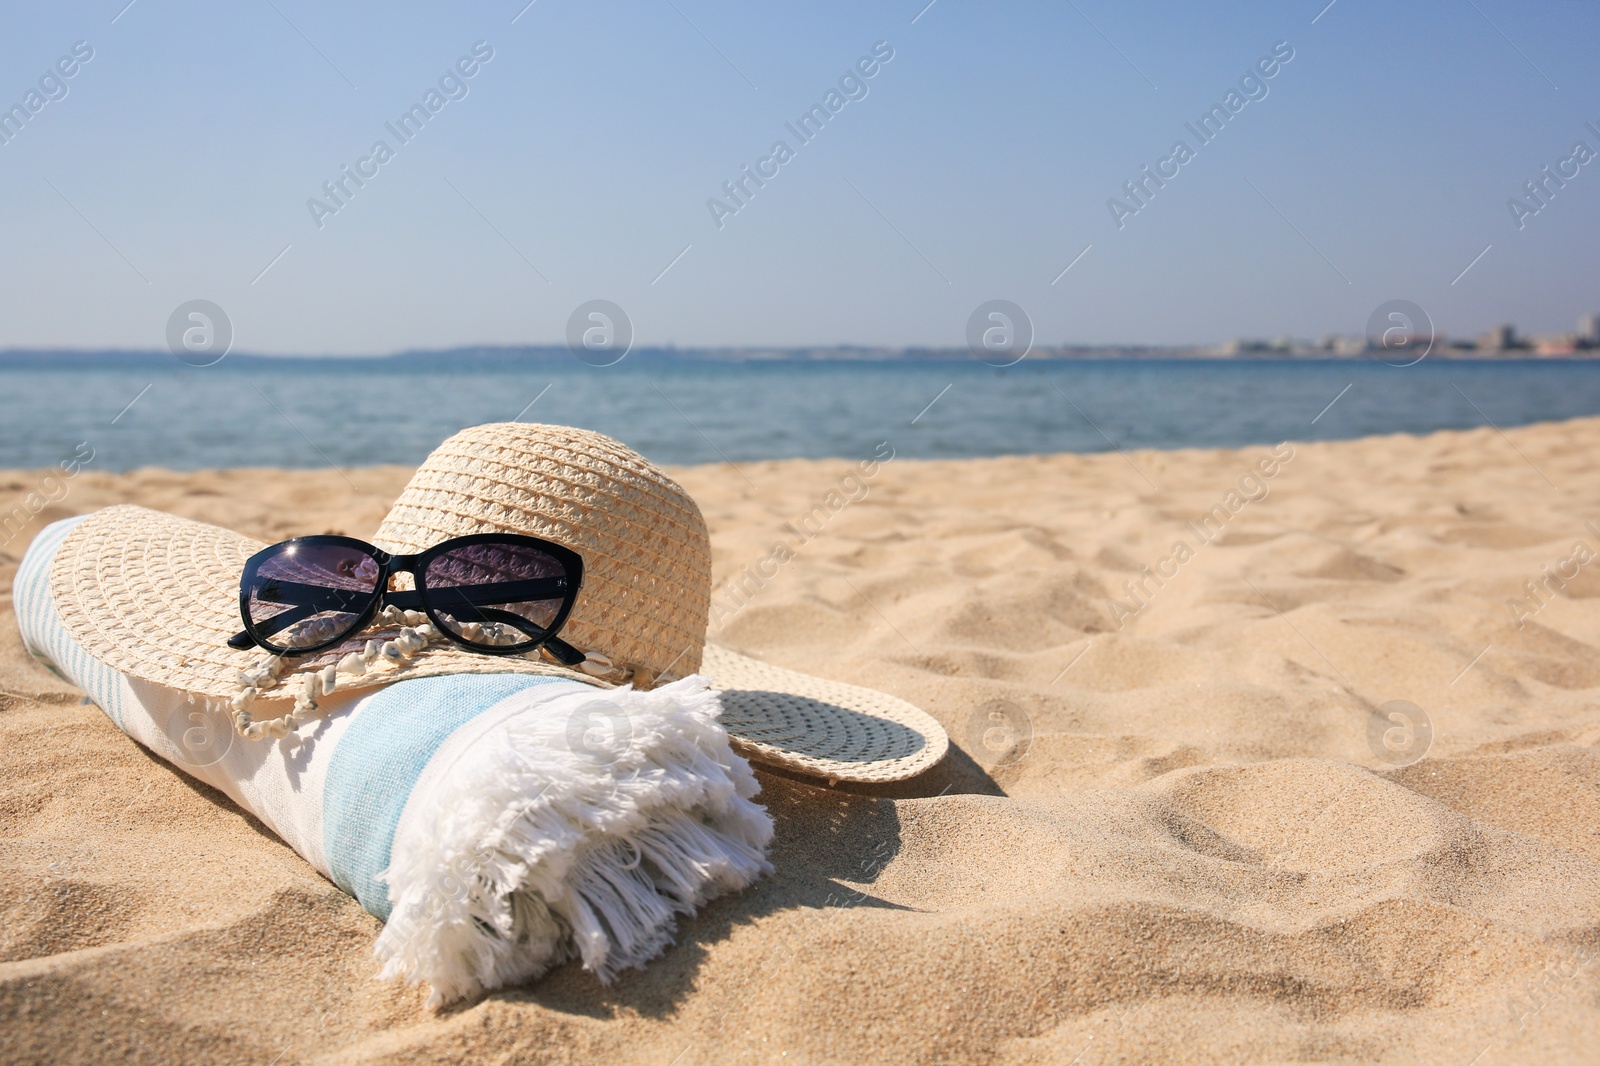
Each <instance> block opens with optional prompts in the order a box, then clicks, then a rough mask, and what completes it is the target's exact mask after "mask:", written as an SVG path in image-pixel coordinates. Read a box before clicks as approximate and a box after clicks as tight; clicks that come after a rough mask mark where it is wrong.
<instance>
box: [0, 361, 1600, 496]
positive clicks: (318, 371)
mask: <svg viewBox="0 0 1600 1066" xmlns="http://www.w3.org/2000/svg"><path fill="white" fill-rule="evenodd" d="M1596 414H1600V361H1564V360H1563V361H1552V360H1527V361H1508V360H1497V361H1492V362H1487V361H1448V360H1442V359H1429V360H1424V361H1422V362H1420V363H1417V364H1416V365H1413V366H1406V367H1396V366H1390V365H1388V364H1386V363H1382V362H1378V361H1374V360H1366V359H1341V360H1327V361H1319V360H1308V359H1294V360H1282V361H1273V360H1198V359H1137V360H1126V359H1073V360H1023V361H1022V362H1021V363H1018V364H1017V365H1015V366H1010V367H1005V368H996V367H992V366H988V365H986V364H984V363H981V362H978V361H977V360H970V361H969V360H963V359H928V360H915V359H898V360H878V361H874V360H826V359H820V360H818V359H813V360H753V361H747V362H736V361H728V360H691V359H657V360H637V361H628V360H624V361H622V362H620V363H618V364H616V365H613V366H606V367H597V366H591V365H589V364H587V363H584V362H580V361H579V360H577V359H574V358H565V359H562V358H527V359H518V358H506V357H462V358H449V357H438V358H433V359H409V358H396V359H388V358H326V359H310V358H287V357H260V356H253V357H252V356H239V357H230V358H227V359H224V360H222V361H221V362H219V363H217V364H216V365H213V366H207V367H194V366H190V365H188V364H186V363H184V362H182V361H180V360H178V359H176V358H171V357H165V356H156V355H151V356H140V357H123V358H115V359H112V358H106V359H95V358H88V357H83V356H72V357H62V358H49V357H36V358H29V359H5V358H0V467H42V466H47V465H50V464H53V463H56V462H58V461H60V460H62V459H64V458H69V457H71V456H72V455H73V454H74V453H75V450H76V449H78V448H79V447H80V445H85V444H86V445H87V446H88V447H89V448H92V449H93V452H94V459H93V461H92V463H91V464H90V466H91V468H92V469H96V470H107V471H117V470H128V469H132V468H135V467H145V466H159V467H168V468H173V469H179V470H185V469H197V468H218V467H241V466H281V467H301V468H306V467H321V466H329V465H333V466H356V465H366V464H375V463H402V464H408V465H414V464H416V463H418V462H420V461H421V460H422V458H423V457H424V456H426V455H427V453H428V452H429V451H430V450H431V449H432V448H433V447H434V446H435V445H436V444H438V443H439V441H441V440H442V439H444V438H445V437H446V436H448V435H449V434H451V433H452V432H454V431H455V430H458V429H460V428H462V427H464V426H470V425H476V424H478V423H482V422H495V421H509V420H514V419H521V420H524V421H532V422H549V423H557V424H563V425H572V426H585V427H588V428H590V429H595V430H599V431H601V432H603V433H607V434H610V435H612V436H614V437H617V438H619V439H621V440H622V441H624V442H626V443H627V444H629V445H631V446H632V447H634V448H636V449H637V450H639V451H640V452H642V453H644V454H645V455H646V456H648V457H650V458H651V459H652V460H654V461H656V462H658V463H662V464H695V463H719V462H738V461H743V460H760V459H787V458H792V457H813V458H815V457H830V456H836V457H848V458H859V457H864V456H868V455H871V454H873V453H874V451H875V449H876V448H877V447H878V446H879V445H880V444H881V443H882V442H888V443H889V445H890V446H891V447H893V448H894V449H895V454H896V455H897V456H900V457H908V458H924V459H935V458H940V459H945V458H970V457H975V456H993V455H1015V454H1028V453H1042V452H1103V451H1110V450H1115V449H1120V450H1123V451H1131V450H1133V449H1138V448H1213V447H1238V446H1244V445H1255V444H1270V443H1276V442H1278V441H1282V440H1294V441H1312V440H1334V439H1340V438H1349V437H1362V436H1367V435H1370V434H1387V433H1417V434H1420V433H1428V432H1431V431H1433V430H1438V429H1472V428H1476V427H1481V426H1493V427H1498V428H1499V429H1508V428H1510V427H1512V426H1520V425H1525V424H1528V423H1531V422H1540V421H1546V420H1555V419H1565V418H1573V417H1576V416H1581V415H1596ZM80 454H81V453H80Z"/></svg>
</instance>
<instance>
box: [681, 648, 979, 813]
mask: <svg viewBox="0 0 1600 1066" xmlns="http://www.w3.org/2000/svg"><path fill="white" fill-rule="evenodd" d="M703 671H704V673H705V674H706V676H708V677H710V678H711V679H712V681H714V682H715V684H716V686H717V688H720V689H722V690H723V692H722V719H721V721H722V725H723V728H725V729H727V731H728V733H729V735H730V736H732V737H733V741H734V747H735V748H737V749H738V751H739V754H741V755H743V756H745V757H746V758H747V759H750V760H751V761H753V762H760V763H768V764H771V765H774V766H782V767H785V768H787V769H790V770H796V771H799V772H800V773H805V774H814V775H816V776H818V777H827V778H831V779H834V780H838V781H862V782H867V781H874V782H881V781H903V780H905V779H906V778H908V777H915V776H916V775H917V774H920V773H922V771H924V770H926V769H928V768H929V767H931V766H933V765H934V764H936V763H937V762H938V761H939V760H940V759H942V758H944V755H945V750H946V749H947V748H948V747H949V746H950V742H949V739H948V738H947V737H946V736H945V732H944V728H943V727H942V726H940V725H939V723H938V722H936V721H934V719H933V718H932V716H930V715H928V714H927V713H926V712H924V711H921V710H918V709H917V708H916V707H913V706H912V705H911V704H909V703H907V702H906V701H905V700H902V699H898V698H896V697H894V696H891V695H889V694H888V693H884V692H877V691H874V690H873V689H868V688H860V687H858V686H856V685H846V684H844V683H843V682H840V681H829V680H828V679H827V678H822V677H813V676H812V675H810V674H802V673H797V672H796V671H794V670H785V669H783V668H782V667H778V666H769V665H767V664H766V663H764V662H761V661H760V660H757V659H752V658H750V657H748V656H745V655H740V654H739V653H737V652H734V651H730V650H728V649H727V648H722V647H719V646H717V645H715V644H708V645H706V653H705V665H704V667H703Z"/></svg>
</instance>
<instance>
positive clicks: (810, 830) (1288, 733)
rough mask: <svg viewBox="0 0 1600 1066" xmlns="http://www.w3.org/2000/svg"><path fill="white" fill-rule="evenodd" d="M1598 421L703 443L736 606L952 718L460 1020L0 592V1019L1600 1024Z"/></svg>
mask: <svg viewBox="0 0 1600 1066" xmlns="http://www.w3.org/2000/svg"><path fill="white" fill-rule="evenodd" d="M908 432H910V431H908ZM890 446H891V447H892V446H893V442H890ZM1597 449H1600V420H1583V421H1577V422H1569V423H1563V424H1554V425H1541V426H1534V427H1529V428H1525V429H1517V430H1512V431H1509V432H1508V433H1506V434H1504V435H1502V434H1500V433H1498V432H1497V431H1495V430H1492V429H1484V430H1482V431H1474V432H1465V433H1439V434H1435V435H1432V436H1428V437H1422V438H1416V437H1408V436H1391V437H1380V438H1371V439H1366V440H1359V441H1351V442H1341V443H1325V444H1314V445H1308V444H1301V445H1295V446H1294V447H1293V448H1292V457H1290V458H1287V460H1285V459H1284V458H1283V455H1284V451H1285V450H1280V451H1279V452H1278V453H1277V459H1276V462H1275V463H1274V461H1273V457H1274V450H1273V449H1272V448H1269V447H1256V448H1245V449H1240V450H1237V451H1183V452H1135V453H1129V454H1128V455H1126V456H1123V455H1120V454H1117V453H1108V454H1104V455H1094V456H1075V455H1060V456H1039V457H1020V458H1003V459H994V460H977V461H966V462H912V461H910V460H908V459H905V458H896V459H895V460H894V461H892V462H890V463H887V464H885V465H883V466H882V467H881V468H879V470H878V471H877V474H876V476H875V477H873V478H871V479H870V480H856V479H852V478H851V477H850V475H851V472H852V470H853V469H855V464H854V463H850V462H845V461H828V462H809V461H804V462H803V461H794V462H770V463H750V464H743V465H740V466H739V467H737V468H734V467H730V466H726V465H724V466H708V467H698V468H692V469H683V470H678V471H675V474H676V475H677V476H679V477H680V478H681V479H682V481H683V483H684V484H685V486H686V487H687V488H688V489H689V490H690V492H692V493H693V494H694V496H695V497H696V498H697V499H698V500H699V501H700V502H701V504H702V506H703V508H704V510H705V513H706V517H707V519H708V521H709V523H710V526H711V530H712V541H713V545H714V550H715V561H716V571H717V577H718V580H719V582H721V583H722V585H723V587H722V588H721V589H720V590H719V592H718V594H717V600H718V604H719V606H718V623H719V624H718V625H717V626H716V634H715V636H716V639H719V640H721V641H722V642H724V643H726V644H729V645H730V646H732V647H735V648H737V649H739V650H742V651H745V652H747V653H749V654H754V655H758V656H761V657H764V658H766V659H768V660H770V661H772V662H775V663H778V664H781V665H784V666H790V667H795V668H799V669H804V670H809V671H812V672H815V673H820V674H825V675H828V676H832V677H836V678H839V679H842V680H845V681H852V682H858V683H863V684H869V685H874V686H877V687H880V688H883V689H886V690H888V691H891V692H893V693H896V694H898V695H900V696H903V697H905V698H908V699H910V700H913V701H915V702H917V703H918V704H919V705H921V706H923V707H925V708H926V709H927V710H928V711H930V712H931V713H932V714H934V715H935V716H936V717H937V718H939V720H940V721H942V722H943V723H944V724H945V726H946V727H947V728H948V729H949V731H950V734H951V737H952V739H953V741H954V746H953V749H952V752H951V755H950V757H949V758H948V759H947V760H946V761H945V763H944V764H942V765H941V766H940V767H938V768H937V769H935V770H934V771H932V772H930V773H929V774H927V775H925V776H924V777H922V778H920V779H918V780H916V781H913V782H909V783H906V784H902V785H898V786H894V787H880V788H876V789H866V790H857V791H847V790H845V789H842V788H841V789H836V790H829V789H827V788H825V787H818V786H817V785H815V784H812V783H807V782H804V781H802V780H798V779H794V778H790V777H785V776H779V775H772V774H763V775H762V783H763V789H764V791H763V797H764V800H765V802H766V803H767V804H768V805H769V807H770V809H771V810H772V812H773V814H774V816H775V818H776V821H777V842H776V845H775V849H774V853H773V859H774V861H775V863H776V867H777V872H776V873H775V874H774V875H773V876H772V877H770V878H769V879H767V880H766V881H764V882H763V883H761V884H760V885H759V886H757V887H755V888H753V889H751V890H749V891H747V892H744V893H742V894H740V895H738V896H735V897H731V898H726V899H724V900H721V901H719V902H717V903H715V904H713V905H712V906H710V907H709V908H708V909H706V910H705V911H704V912H703V913H702V914H700V915H699V916H698V917H697V918H695V919H694V920H692V921H689V922H686V923H684V924H683V926H682V928H681V931H680V935H679V938H678V944H677V946H676V947H674V948H672V949H671V950H669V951H668V952H667V953H666V954H665V955H664V956H663V957H661V958H659V959H657V960H656V961H655V962H654V963H652V964H651V965H650V966H649V967H648V968H647V969H645V970H644V971H640V972H634V973H631V974H629V975H628V976H627V977H626V978H625V979H623V980H622V981H620V982H619V983H617V984H615V985H613V986H611V987H609V988H602V987H600V986H599V985H598V984H597V983H596V982H595V981H594V979H593V978H591V977H590V976H589V975H587V974H585V973H584V972H582V971H581V970H579V969H577V968H576V967H572V966H569V967H566V968H563V969H561V970H558V971H556V972H554V973H553V974H551V975H550V976H548V977H547V978H546V979H544V980H542V981H540V982H538V983H536V984H533V985H531V986H529V987H526V988H520V989H515V990H510V991H506V992H501V993H497V994H494V995H491V996H487V997H485V998H482V999H480V1000H476V1001H471V1002H468V1003H465V1004H462V1005H460V1006H458V1007H456V1008H454V1009H450V1010H447V1011H445V1012H443V1013H438V1014H435V1013H431V1012H429V1011H428V1010H426V1009H425V1008H424V1007H423V998H424V996H423V994H422V993H421V992H419V991H417V990H411V989H405V988H403V987H400V986H398V985H394V984H389V983H379V982H377V981H375V980H374V979H373V976H374V974H375V972H376V969H377V967H376V965H375V963H374V961H373V959H372V957H371V948H372V941H373V938H374V935H375V932H376V929H377V923H376V921H375V920H374V919H372V918H370V917H369V916H367V915H366V914H364V913H363V912H362V911H361V910H360V909H359V908H357V906H356V905H355V903H354V902H353V901H352V900H350V899H348V898H347V897H345V896H344V895H342V894H341V893H340V892H339V891H338V890H337V889H335V888H334V887H333V886H332V885H330V884H328V883H327V882H325V881H324V880H322V879H321V878H320V877H319V876H318V875H316V874H315V873H314V872H313V871H312V870H311V869H310V868H309V867H308V866H307V865H306V864H305V863H304V862H303V861H302V860H301V859H299V858H298V857H297V856H296V855H294V854H293V853H292V852H291V851H290V850H289V849H288V848H287V847H285V846H284V845H282V844H281V843H279V842H278V841H277V840H276V839H274V838H273V837H272V836H271V835H270V834H268V833H267V832H266V831H265V830H264V829H263V828H262V827H261V825H260V824H259V823H258V822H256V821H255V820H254V819H252V818H251V817H250V816H249V815H247V814H245V813H243V812H242V811H240V810H239V809H238V808H236V807H234V806H233V805H232V804H231V803H229V802H228V801H227V800H226V799H224V798H222V797H221V796H220V795H218V794H217V793H215V792H213V791H211V790H209V789H207V788H205V787H203V786H200V785H197V784H195V783H193V782H192V781H190V780H189V779H187V778H185V777H184V775H183V774H182V773H180V772H178V771H177V770H175V769H173V768H171V767H169V766H167V765H165V764H164V763H161V762H159V761H158V760H156V759H154V758H153V757H151V756H149V755H148V754H147V753H145V752H144V751H143V750H141V749H140V748H138V747H137V746H136V745H135V744H134V743H133V742H132V741H130V740H128V739H127V738H126V737H124V736H123V735H122V734H121V733H119V732H118V731H117V730H116V729H115V728H114V727H113V726H112V725H111V724H110V722H109V721H107V720H106V719H105V718H104V717H103V716H102V715H101V714H100V712H99V711H98V710H96V709H95V708H94V707H92V706H87V705H84V704H83V702H82V694H81V693H80V692H78V691H77V690H75V689H73V688H71V687H70V686H68V685H65V684H63V683H62V682H60V681H59V680H57V679H55V678H54V677H53V676H52V675H51V674H50V673H48V672H47V671H45V670H44V669H42V668H40V667H39V666H37V665H35V664H33V663H32V662H31V661H30V660H29V659H28V658H27V656H26V655H25V654H24V653H23V652H22V650H21V647H20V641H19V638H18V635H17V633H16V629H15V625H14V622H13V621H12V619H11V617H10V602H9V595H7V596H6V597H5V599H4V607H3V612H0V613H3V615H4V617H0V690H3V696H0V869H3V871H4V876H3V881H0V915H3V917H0V1060H3V1061H5V1062H8V1063H9V1062H35V1061H38V1062H43V1061H51V1062H93V1063H97V1064H99V1063H107V1062H119V1061H122V1060H123V1059H124V1058H125V1059H126V1060H127V1061H129V1062H135V1063H144V1062H152V1063H153V1062H173V1061H191V1062H198V1061H207V1062H241V1063H243V1062H249V1063H258V1064H264V1063H270V1062H279V1063H289V1062H385V1063H388V1062H418V1063H420V1062H440V1061H472V1062H619V1063H641V1064H643V1063H651V1064H659V1066H666V1064H668V1063H674V1064H677V1066H692V1064H695V1063H709V1062H785V1063H834V1062H854V1061H870V1062H872V1063H874V1064H884V1066H886V1064H891V1063H899V1062H929V1061H994V1062H1002V1063H1024V1062H1029V1063H1031V1062H1056V1063H1062V1064H1067V1063H1076V1064H1078V1066H1091V1064H1097V1063H1111V1062H1377V1061H1381V1062H1425V1063H1442V1064H1443V1063H1449V1064H1457V1066H1468V1064H1474V1063H1475V1064H1478V1066H1490V1064H1498V1063H1512V1062H1532V1061H1540V1062H1592V1061H1594V1060H1595V1056H1596V1055H1597V1054H1600V1051H1597V1048H1600V1001H1597V994H1600V979H1597V975H1600V759H1597V758H1596V754H1595V752H1596V743H1597V741H1600V652H1597V649H1600V609H1597V607H1596V600H1597V598H1600V534H1597V533H1596V530H1595V529H1594V528H1591V527H1588V526H1586V524H1585V523H1586V522H1589V521H1590V520H1594V519H1597V518H1600V505H1597V503H1596V500H1600V465H1597V464H1596V463H1595V461H1594V455H1595V453H1596V451H1597ZM1268 468H1271V469H1272V470H1273V474H1272V476H1270V477H1267V476H1266V475H1265V473H1264V471H1265V470H1266V469H1268ZM38 476H39V475H38V473H37V472H27V471H12V472H4V473H0V500H5V499H8V498H11V497H18V496H21V495H23V494H24V493H26V492H28V491H30V490H31V488H32V487H33V486H34V484H35V483H36V482H37V480H38ZM406 476H407V471H404V470H401V469H398V468H377V469H360V470H348V471H343V472H339V471H331V470H324V471H310V472H293V473H287V472H281V471H264V470H263V471H230V472H201V473H172V472H166V471H160V470H140V471H136V472H133V473H130V474H126V475H116V476H112V475H106V474H102V473H95V472H92V471H86V472H85V473H83V474H81V475H80V476H79V477H78V478H77V479H75V480H74V481H72V482H71V483H70V492H69V494H68V495H67V497H66V498H65V499H64V500H62V501H61V502H60V503H59V504H56V505H52V507H51V508H50V509H49V510H48V511H47V512H46V513H45V514H44V515H41V520H43V519H47V518H51V517H58V516H61V515H65V514H69V513H76V512H79V511H84V510H88V509H91V508H95V507H100V506H103V505H106V504H109V503H113V502H118V501H134V502H138V503H143V504H147V505H150V506H154V507H161V508H166V509H168V510H172V511H175V512H178V513H180V514H184V515H189V516H193V517H197V518H202V519H206V520H210V521H215V522H220V523H223V524H227V525H231V526H235V527H237V528H239V529H241V530H244V531H246V532H249V533H251V534H254V535H257V536H261V537H264V538H275V537H280V536H287V535H292V534H296V533H308V532H330V531H339V532H345V533H351V534H355V535H367V534H370V532H371V531H372V530H373V529H374V528H375V527H376V525H377V523H378V520H379V518H380V516H381V514H382V513H383V511H384V509H385V508H386V506H387V504H388V501H389V500H390V498H392V497H393V496H394V495H395V494H396V493H397V491H398V490H399V488H400V486H401V485H402V483H403V482H404V480H405V478H406ZM830 492H833V493H837V495H835V496H832V497H830V496H829V493H830ZM1230 492H1233V493H1237V495H1236V496H1232V497H1230V495H1229V494H1230ZM1251 497H1254V498H1251ZM1214 507H1220V508H1221V511H1220V512H1213V519H1212V526H1213V527H1214V528H1215V529H1216V530H1218V532H1216V534H1215V535H1210V536H1207V535H1206V531H1205V530H1204V529H1203V528H1202V529H1201V532H1200V533H1199V534H1197V533H1196V532H1195V531H1194V530H1191V529H1190V528H1189V527H1188V525H1187V524H1188V523H1197V524H1198V523H1199V520H1200V518H1201V516H1202V515H1204V514H1206V513H1207V512H1208V511H1211V509H1212V508H1214ZM1219 515H1220V517H1219ZM802 520H804V521H802ZM26 536H27V535H26V534H25V535H24V536H23V537H20V538H17V539H15V540H13V541H12V542H10V543H8V544H6V545H5V546H4V548H3V549H0V552H3V554H0V567H3V568H0V587H3V588H5V589H7V590H8V589H9V587H10V576H11V574H12V572H13V571H14V569H15V565H16V561H17V559H18V558H19V557H20V555H21V551H22V544H23V542H24V541H25V539H26ZM780 542H782V543H783V544H784V545H786V546H788V547H789V548H790V549H791V550H792V551H793V554H794V558H793V560H792V561H790V562H788V563H786V564H784V565H782V566H780V567H778V568H777V573H776V576H774V577H770V578H763V579H761V580H760V581H755V580H752V579H749V578H743V579H742V580H741V575H742V574H744V572H745V568H746V567H757V566H758V564H759V563H761V561H762V560H764V559H767V558H769V557H771V556H772V555H773V554H774V551H775V548H776V546H777V545H778V544H779V543H780ZM1180 543H1181V544H1184V545H1186V546H1187V547H1186V551H1175V545H1177V544H1180ZM1579 544H1583V545H1585V548H1584V550H1583V551H1581V552H1580V551H1577V550H1576V545H1579ZM1591 552H1593V553H1596V557H1595V558H1588V556H1589V554H1590V553H1591ZM1145 567H1150V568H1152V569H1151V570H1150V571H1149V575H1153V576H1147V574H1146V572H1145V571H1144V570H1143V568H1145ZM1545 568H1548V570H1546V569H1545ZM1563 568H1564V570H1565V575H1566V576H1565V578H1563V579H1562V580H1564V587H1563V584H1562V582H1561V581H1557V580H1551V581H1549V582H1548V584H1547V586H1546V588H1547V589H1549V590H1551V591H1541V592H1540V593H1539V594H1537V595H1531V594H1530V593H1529V590H1528V587H1527V586H1526V585H1525V582H1529V581H1534V582H1538V581H1543V580H1545V577H1546V574H1547V573H1549V574H1554V575H1556V577H1557V578H1562V571H1563ZM772 569H773V567H772V566H771V565H767V566H765V570H766V571H768V572H769V573H770V572H771V571H772ZM1125 582H1133V583H1134V585H1133V590H1134V592H1136V593H1138V595H1137V597H1135V595H1134V594H1133V593H1130V591H1129V589H1128V587H1127V586H1126V585H1125ZM736 583H737V587H736ZM1141 585H1142V587H1141ZM1113 601H1117V602H1116V603H1114V602H1113ZM1511 601H1520V602H1521V607H1520V608H1514V607H1513V606H1512V605H1511ZM1118 603H1120V606H1118ZM1396 700H1403V701H1408V703H1409V704H1410V705H1414V707H1415V708H1419V709H1420V711H1418V710H1409V709H1407V708H1405V707H1401V710H1400V711H1398V712H1396V711H1395V707H1394V706H1392V705H1390V701H1396ZM1386 705H1387V706H1386ZM1379 708H1383V710H1382V713H1381V714H1380V715H1376V716H1375V712H1377V711H1378V709H1379ZM1391 712H1394V713H1400V714H1402V716H1401V717H1400V718H1397V719H1390V718H1389V717H1388V715H1389V714H1390V713H1391ZM1423 715H1425V716H1426V722H1424V720H1423V717H1422V716H1423ZM1407 716H1409V717H1407ZM1430 729H1431V740H1430V739H1429V737H1428V734H1429V731H1430ZM1386 732H1387V734H1388V738H1389V739H1388V744H1387V745H1386V743H1385V739H1384V737H1385V733H1386ZM1424 747H1425V750H1423V749H1424ZM1419 756H1420V757H1419Z"/></svg>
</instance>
